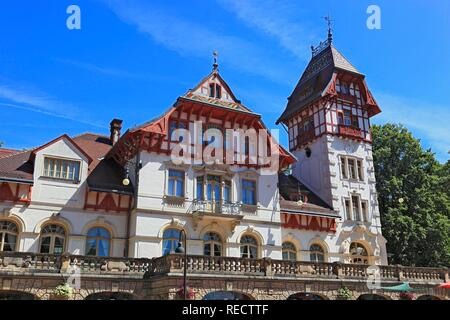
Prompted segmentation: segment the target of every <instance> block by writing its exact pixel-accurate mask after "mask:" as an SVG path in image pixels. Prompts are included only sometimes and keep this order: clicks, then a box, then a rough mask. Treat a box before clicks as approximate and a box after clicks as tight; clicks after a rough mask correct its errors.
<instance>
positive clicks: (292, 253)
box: [282, 242, 297, 261]
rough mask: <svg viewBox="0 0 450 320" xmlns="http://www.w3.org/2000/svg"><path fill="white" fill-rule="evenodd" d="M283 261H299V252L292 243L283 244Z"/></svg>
mask: <svg viewBox="0 0 450 320" xmlns="http://www.w3.org/2000/svg"><path fill="white" fill-rule="evenodd" d="M282 252H283V260H286V261H297V250H296V248H295V245H294V244H293V243H292V242H283V246H282Z"/></svg>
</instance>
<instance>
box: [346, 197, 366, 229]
mask: <svg viewBox="0 0 450 320" xmlns="http://www.w3.org/2000/svg"><path fill="white" fill-rule="evenodd" d="M354 198H356V203H357V207H358V211H359V217H358V216H357V215H356V213H357V212H356V210H355V209H354V205H353V199H354ZM343 200H344V201H343V203H344V210H345V218H346V219H347V220H351V221H357V222H369V201H367V200H362V199H361V196H360V195H359V194H354V193H353V194H350V196H349V197H346V198H344V199H343ZM347 202H349V206H347ZM363 203H364V206H365V208H364V210H363ZM348 209H350V210H348Z"/></svg>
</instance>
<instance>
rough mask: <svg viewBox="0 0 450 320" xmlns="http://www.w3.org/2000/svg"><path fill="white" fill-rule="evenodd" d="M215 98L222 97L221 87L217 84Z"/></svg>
mask: <svg viewBox="0 0 450 320" xmlns="http://www.w3.org/2000/svg"><path fill="white" fill-rule="evenodd" d="M216 98H217V99H220V98H222V87H221V86H219V85H218V84H217V85H216Z"/></svg>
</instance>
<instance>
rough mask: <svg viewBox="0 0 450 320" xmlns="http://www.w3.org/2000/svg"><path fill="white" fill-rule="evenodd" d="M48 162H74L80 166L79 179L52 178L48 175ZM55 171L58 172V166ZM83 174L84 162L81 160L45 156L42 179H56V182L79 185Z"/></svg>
mask: <svg viewBox="0 0 450 320" xmlns="http://www.w3.org/2000/svg"><path fill="white" fill-rule="evenodd" d="M46 160H54V161H61V162H62V161H67V162H73V163H76V164H78V177H75V178H74V179H71V178H67V177H66V178H62V177H55V176H51V175H49V174H48V172H47V174H46V165H45V164H46ZM53 171H54V172H56V164H55V166H54V168H53ZM68 174H69V170H67V175H68ZM81 174H82V162H81V161H80V160H77V159H71V158H63V157H55V156H51V155H44V161H43V166H42V174H41V177H44V178H47V179H54V180H62V181H70V182H76V183H79V182H80V181H81Z"/></svg>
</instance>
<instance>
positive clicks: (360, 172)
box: [356, 160, 364, 181]
mask: <svg viewBox="0 0 450 320" xmlns="http://www.w3.org/2000/svg"><path fill="white" fill-rule="evenodd" d="M356 165H357V167H358V168H357V169H358V180H359V181H364V173H363V166H362V160H356Z"/></svg>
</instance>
